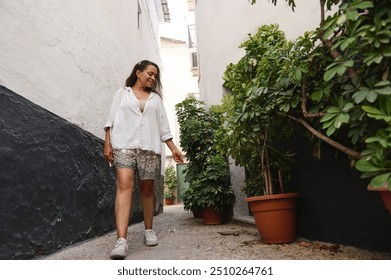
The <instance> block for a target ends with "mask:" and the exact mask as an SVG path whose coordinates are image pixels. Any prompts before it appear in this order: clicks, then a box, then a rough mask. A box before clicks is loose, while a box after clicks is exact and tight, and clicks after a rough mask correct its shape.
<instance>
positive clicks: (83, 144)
mask: <svg viewBox="0 0 391 280" xmlns="http://www.w3.org/2000/svg"><path fill="white" fill-rule="evenodd" d="M0 18H1V25H2V28H1V29H0V60H1V66H0V124H1V129H0V159H1V160H0V162H1V163H0V170H1V172H0V189H1V191H2V196H1V198H0V240H1V244H0V259H27V258H33V257H36V256H39V255H42V254H48V253H51V252H53V251H55V250H58V249H60V248H62V247H63V246H66V245H69V244H72V243H74V242H77V241H81V240H83V239H86V238H91V237H93V236H96V235H101V234H103V233H105V232H107V231H109V230H113V229H114V228H115V221H114V196H115V185H116V182H115V173H114V169H111V168H109V166H108V165H107V163H106V162H105V160H104V158H103V154H102V151H103V140H102V139H103V138H104V131H103V125H104V124H105V122H106V119H107V116H108V113H109V109H110V108H109V107H110V104H111V100H112V97H113V95H114V93H115V92H116V90H117V89H118V88H120V87H122V86H123V85H124V83H125V80H126V78H127V76H129V74H130V72H131V70H132V67H133V65H134V64H136V63H137V62H138V61H140V60H142V59H148V60H152V61H154V62H156V63H157V64H158V65H160V66H161V65H162V61H161V57H160V39H159V24H160V23H161V22H164V21H169V11H168V7H167V1H166V0H130V1H129V0H118V1H104V0H97V1H96V0H86V1H69V0H64V1H59V0H57V1H49V0H43V1H11V0H4V1H1V5H0ZM156 184H157V186H159V188H156V189H159V190H160V191H159V192H158V193H157V194H156V195H157V200H156V201H157V203H156V213H158V212H160V211H161V210H162V187H161V186H162V184H163V183H162V178H161V177H159V178H157V180H156ZM140 220H142V211H141V203H140V202H139V193H138V189H137V186H136V188H135V193H134V195H133V208H132V217H131V221H132V222H134V221H140Z"/></svg>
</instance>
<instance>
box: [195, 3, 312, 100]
mask: <svg viewBox="0 0 391 280" xmlns="http://www.w3.org/2000/svg"><path fill="white" fill-rule="evenodd" d="M295 2H296V6H297V7H296V9H295V12H292V10H291V8H289V7H288V4H287V3H286V2H285V1H284V0H279V1H278V4H277V6H274V5H273V4H272V3H271V1H266V0H258V1H257V3H256V4H255V5H251V4H250V3H249V1H246V0H230V1H226V0H197V1H196V12H195V17H196V28H197V50H198V54H199V60H200V81H199V89H200V96H201V99H202V100H204V101H205V102H206V103H207V104H208V105H212V104H219V103H220V100H221V97H222V94H223V88H222V84H223V79H222V76H223V73H224V70H225V68H226V66H227V65H228V64H229V63H231V62H233V63H236V62H237V61H238V60H239V59H240V58H241V57H242V56H243V55H244V51H243V49H239V48H238V46H239V45H240V44H241V43H242V42H244V41H245V40H246V39H247V38H248V34H250V33H251V34H254V33H255V32H256V31H257V29H258V27H259V26H260V25H262V24H271V23H278V24H279V26H280V28H281V30H283V31H284V32H285V34H286V35H287V37H288V38H289V39H294V38H296V37H297V36H299V35H301V34H303V32H304V31H307V30H310V29H313V28H314V27H316V26H318V23H319V15H320V7H319V1H314V0H296V1H295Z"/></svg>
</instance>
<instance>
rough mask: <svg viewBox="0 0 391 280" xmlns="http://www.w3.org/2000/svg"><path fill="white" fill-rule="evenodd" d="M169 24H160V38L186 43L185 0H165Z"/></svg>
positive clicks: (186, 10)
mask: <svg viewBox="0 0 391 280" xmlns="http://www.w3.org/2000/svg"><path fill="white" fill-rule="evenodd" d="M167 3H168V9H169V12H170V21H171V22H170V23H163V24H160V36H161V37H167V38H171V39H177V40H182V41H187V23H186V14H187V13H188V8H187V0H167Z"/></svg>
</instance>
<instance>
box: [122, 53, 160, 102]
mask: <svg viewBox="0 0 391 280" xmlns="http://www.w3.org/2000/svg"><path fill="white" fill-rule="evenodd" d="M148 65H153V66H155V67H156V69H157V76H156V83H155V85H154V86H153V88H151V90H152V91H153V92H156V93H157V94H159V95H160V96H162V89H163V86H162V82H161V81H160V69H159V66H157V64H156V63H154V62H152V61H149V60H142V61H140V62H139V63H137V64H136V65H135V66H134V67H133V70H132V73H131V74H130V76H129V77H128V78H127V79H126V81H125V86H126V87H132V86H134V85H135V83H136V82H137V75H136V72H137V70H140V71H141V72H143V71H144V70H145V68H147V67H148Z"/></svg>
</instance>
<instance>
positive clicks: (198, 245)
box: [40, 205, 391, 260]
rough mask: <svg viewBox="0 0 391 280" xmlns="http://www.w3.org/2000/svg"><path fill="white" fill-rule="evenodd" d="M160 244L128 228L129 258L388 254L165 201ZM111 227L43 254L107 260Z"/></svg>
mask: <svg viewBox="0 0 391 280" xmlns="http://www.w3.org/2000/svg"><path fill="white" fill-rule="evenodd" d="M154 230H155V231H156V233H157V236H158V240H159V245H158V246H155V247H147V246H145V245H144V244H143V231H144V225H143V223H138V224H135V225H131V226H130V227H129V229H128V244H129V256H128V257H127V258H126V259H129V260H132V259H133V260H158V259H161V260H164V259H166V260H228V259H229V260H257V259H259V260H335V259H337V260H391V253H381V252H369V251H365V250H359V249H357V248H353V247H347V246H341V245H337V244H328V243H323V242H316V241H308V240H304V239H298V240H297V241H296V242H293V243H291V244H283V245H267V244H264V243H262V242H261V239H260V236H259V234H258V231H257V229H256V227H255V226H254V225H247V224H238V223H228V224H224V225H203V223H202V219H195V218H194V217H193V215H192V214H191V213H189V212H186V211H184V210H183V206H182V205H173V206H165V207H164V209H163V213H162V214H159V215H158V216H156V217H155V219H154ZM115 240H116V233H115V232H110V233H108V234H106V235H103V236H101V237H98V238H95V239H92V240H88V241H85V242H82V243H78V244H76V245H73V246H70V247H67V248H65V249H63V250H61V251H59V252H57V253H55V254H52V255H49V256H45V257H43V258H40V259H43V260H107V259H109V253H110V251H111V249H112V247H113V245H114V243H115Z"/></svg>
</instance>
